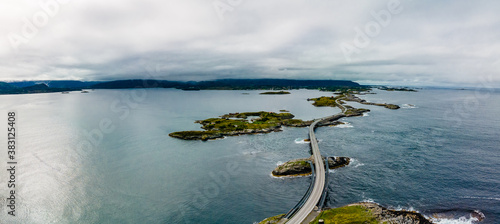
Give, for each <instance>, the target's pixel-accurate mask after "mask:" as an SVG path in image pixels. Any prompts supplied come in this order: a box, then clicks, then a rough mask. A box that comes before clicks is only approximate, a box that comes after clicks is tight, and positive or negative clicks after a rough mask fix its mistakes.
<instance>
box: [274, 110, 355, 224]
mask: <svg viewBox="0 0 500 224" xmlns="http://www.w3.org/2000/svg"><path fill="white" fill-rule="evenodd" d="M335 102H336V103H337V105H338V107H339V108H340V109H341V110H342V112H341V113H339V114H343V113H344V112H345V111H346V108H345V107H344V106H343V105H342V104H340V103H339V102H338V100H336V101H335ZM339 114H336V115H333V116H328V117H324V118H321V119H317V120H315V121H314V122H313V123H312V124H311V126H309V139H310V140H311V151H312V157H313V158H314V167H313V170H315V172H314V173H313V175H315V176H314V177H313V181H314V185H313V188H312V190H311V187H309V190H308V191H307V193H306V196H304V197H305V198H307V200H306V201H305V203H304V202H303V200H304V198H303V200H301V201H300V202H299V204H298V206H296V207H295V208H293V209H292V210H291V211H290V212H292V211H293V213H291V214H290V212H289V214H287V215H290V216H292V217H291V218H290V219H288V217H285V218H284V219H283V220H282V221H280V222H279V223H287V224H300V223H302V222H303V221H304V220H305V219H306V218H307V216H308V215H309V214H310V213H311V212H312V211H313V210H314V209H315V208H316V209H318V207H316V205H319V206H322V204H320V203H321V201H323V202H324V200H325V197H324V194H325V193H326V190H325V188H326V170H325V163H324V162H323V158H322V157H321V152H320V151H319V146H318V140H317V139H316V135H315V134H314V130H315V129H316V125H318V123H320V122H322V121H324V120H329V119H331V118H333V117H337V116H338V115H339ZM327 161H328V160H327ZM307 195H309V197H307ZM297 207H299V208H297ZM296 209H298V210H296Z"/></svg>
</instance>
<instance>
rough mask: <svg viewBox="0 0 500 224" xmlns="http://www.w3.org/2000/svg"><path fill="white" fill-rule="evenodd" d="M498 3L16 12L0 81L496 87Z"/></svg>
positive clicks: (143, 6)
mask: <svg viewBox="0 0 500 224" xmlns="http://www.w3.org/2000/svg"><path fill="white" fill-rule="evenodd" d="M498 11H500V2H493V1H474V2H471V1H451V0H450V1H439V2H436V1H430V0H429V1H427V0H424V1H410V0H399V1H398V0H377V1H368V0H364V1H356V2H352V1H326V0H325V1H323V0H321V1H305V0H297V1H286V0H275V1H262V0H256V1H250V0H214V1H212V0H209V1H207V0H189V1H173V0H167V1H153V0H144V1H131V0H119V1H118V0H109V1H97V0H85V1H83V0H59V1H58V0H40V1H32V0H20V1H9V2H5V3H2V8H0V27H1V28H0V38H1V39H0V80H43V79H59V80H62V79H75V80H87V81H89V80H96V81H101V80H115V79H129V78H158V79H168V80H184V81H188V80H207V79H217V78H297V79H346V80H354V81H359V82H361V83H364V84H395V85H475V84H477V83H480V82H484V80H486V81H487V82H489V83H493V84H495V85H496V86H500V85H499V84H500V74H498V71H500V42H499V41H498V40H500V16H498Z"/></svg>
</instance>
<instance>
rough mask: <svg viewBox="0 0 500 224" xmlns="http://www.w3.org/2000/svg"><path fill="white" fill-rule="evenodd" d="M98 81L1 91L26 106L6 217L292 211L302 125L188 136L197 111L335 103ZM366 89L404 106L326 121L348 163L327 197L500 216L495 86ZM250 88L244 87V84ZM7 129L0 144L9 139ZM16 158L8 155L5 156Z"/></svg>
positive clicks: (8, 106)
mask: <svg viewBox="0 0 500 224" xmlns="http://www.w3.org/2000/svg"><path fill="white" fill-rule="evenodd" d="M291 92H292V94H290V95H278V96H272V95H271V96H270V95H259V94H258V93H259V91H192V92H191V91H180V90H174V89H150V90H96V91H92V92H90V93H88V94H81V93H79V92H72V93H70V94H60V93H54V94H33V95H2V96H0V113H1V114H4V115H3V116H0V117H4V118H5V119H2V120H1V121H0V127H6V126H7V112H8V111H15V112H16V113H17V125H18V130H17V133H18V136H17V138H18V143H17V145H18V149H17V152H16V153H17V161H18V164H17V166H16V182H17V184H16V216H15V217H11V216H10V215H7V211H8V208H7V207H6V203H7V200H6V198H7V197H9V192H8V189H7V183H6V181H7V178H8V175H7V171H6V170H3V171H1V172H0V198H1V200H0V206H1V209H0V212H1V213H0V223H27V224H29V223H254V222H258V221H260V220H262V219H264V218H266V217H269V216H273V215H277V214H282V213H286V212H287V211H288V210H289V209H290V208H292V207H293V206H294V205H295V203H296V202H297V201H298V200H300V198H301V197H302V196H303V193H304V192H305V191H306V190H307V187H308V186H309V183H310V181H311V179H310V177H300V178H273V177H271V176H270V172H271V171H272V170H273V169H274V168H275V166H276V165H277V164H279V163H282V162H286V161H288V160H290V159H296V158H304V157H308V156H309V146H308V144H304V143H303V142H301V141H300V139H303V138H307V137H308V136H307V133H308V129H307V128H284V130H283V131H282V132H277V133H270V134H261V135H247V136H235V137H228V138H225V139H223V140H216V141H208V142H201V141H184V140H179V139H173V138H170V137H168V133H170V132H174V131H183V130H199V128H200V125H199V124H195V123H194V121H195V120H200V119H206V118H210V117H217V116H219V115H222V114H225V113H229V112H244V111H260V110H265V111H275V112H278V111H279V110H281V109H286V110H289V111H290V112H291V113H293V114H295V115H296V117H297V118H299V119H312V118H319V117H323V116H327V115H331V114H335V113H338V112H339V110H338V109H336V108H328V107H324V108H316V107H314V106H312V105H311V104H310V102H308V101H306V99H307V98H312V97H319V96H323V95H326V96H328V95H331V93H327V92H319V91H313V90H294V91H291ZM375 92H376V93H377V94H375V95H363V96H361V97H362V98H364V99H366V100H368V101H373V102H387V103H394V104H398V105H401V106H402V108H401V109H400V110H388V109H385V108H381V107H376V106H365V105H359V104H355V103H351V105H353V106H356V107H363V108H368V109H370V110H371V112H370V113H368V114H366V115H365V116H363V117H356V118H345V119H343V120H344V121H345V122H348V123H347V124H346V125H342V126H340V127H322V128H318V129H317V137H318V139H319V140H320V143H319V144H320V150H321V151H322V154H323V155H328V156H349V157H351V158H353V162H352V164H351V165H349V166H348V167H344V168H341V169H338V170H335V171H333V172H330V174H329V178H330V179H329V180H330V183H329V190H328V192H329V195H328V200H327V205H328V206H331V207H337V206H342V205H345V204H349V203H354V202H359V201H374V202H377V203H380V204H381V205H383V206H386V207H391V208H394V209H412V210H417V211H420V212H422V213H423V214H425V215H426V216H428V217H438V218H439V219H435V221H436V222H439V223H475V222H474V219H473V218H471V213H473V212H474V211H477V212H476V213H482V214H484V215H485V217H486V218H485V220H484V221H483V222H481V223H498V222H500V221H499V220H500V187H499V186H500V156H499V155H500V154H499V145H500V138H499V134H500V118H499V116H498V114H499V112H500V90H491V89H490V90H482V91H479V92H478V91H475V90H444V89H423V90H420V91H419V92H417V93H413V92H386V91H375ZM243 93H248V94H243ZM5 129H6V128H1V129H0V136H5V137H3V138H1V140H0V144H1V145H2V148H5V147H4V146H6V145H7V143H6V136H7V133H6V130H5ZM6 161H7V155H6V150H5V153H2V154H0V163H2V164H6Z"/></svg>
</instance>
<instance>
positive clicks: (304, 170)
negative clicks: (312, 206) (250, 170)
mask: <svg viewBox="0 0 500 224" xmlns="http://www.w3.org/2000/svg"><path fill="white" fill-rule="evenodd" d="M324 159H325V157H323V160H324ZM309 162H313V163H314V158H313V157H312V156H311V157H309V158H304V159H294V160H290V161H288V162H286V163H283V164H281V165H279V166H278V167H276V168H275V169H274V170H273V171H272V172H271V174H272V175H273V176H275V177H291V176H292V177H293V176H307V175H311V173H312V169H311V165H310V163H309ZM350 162H351V159H350V158H348V157H328V168H329V169H331V170H333V169H337V168H340V167H344V166H347V165H349V163H350Z"/></svg>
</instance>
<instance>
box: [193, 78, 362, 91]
mask: <svg viewBox="0 0 500 224" xmlns="http://www.w3.org/2000/svg"><path fill="white" fill-rule="evenodd" d="M192 85H194V86H197V87H198V88H201V89H301V88H304V89H318V88H329V87H360V85H359V84H358V83H356V82H353V81H345V80H296V79H219V80H214V81H202V82H197V83H194V84H192Z"/></svg>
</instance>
